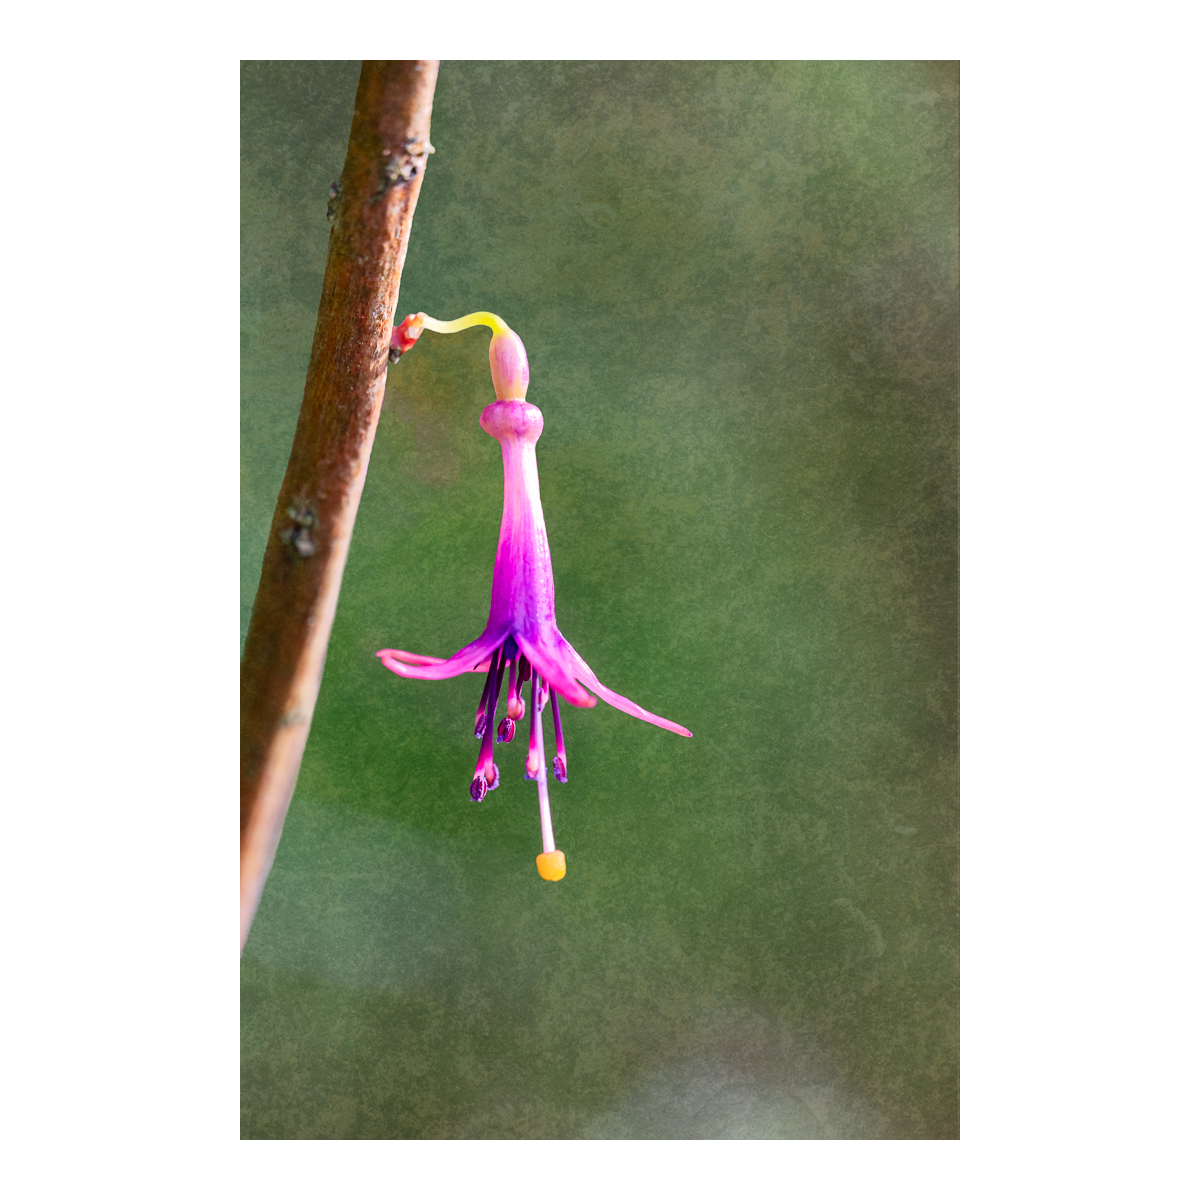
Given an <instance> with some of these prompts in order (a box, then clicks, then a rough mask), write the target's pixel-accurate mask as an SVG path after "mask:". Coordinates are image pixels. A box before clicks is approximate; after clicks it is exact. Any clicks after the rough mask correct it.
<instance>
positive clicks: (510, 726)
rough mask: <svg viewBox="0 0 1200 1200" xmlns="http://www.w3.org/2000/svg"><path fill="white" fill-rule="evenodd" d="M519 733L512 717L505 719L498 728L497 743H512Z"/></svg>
mask: <svg viewBox="0 0 1200 1200" xmlns="http://www.w3.org/2000/svg"><path fill="white" fill-rule="evenodd" d="M516 732H517V723H516V721H514V720H513V719H512V717H505V718H504V720H503V721H501V722H500V724H499V725H498V726H497V727H496V741H497V742H500V743H504V742H511V741H512V740H513V737H514V736H515V734H516Z"/></svg>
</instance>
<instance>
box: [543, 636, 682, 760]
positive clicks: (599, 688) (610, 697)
mask: <svg viewBox="0 0 1200 1200" xmlns="http://www.w3.org/2000/svg"><path fill="white" fill-rule="evenodd" d="M564 641H565V639H564ZM566 646H567V649H569V650H570V651H571V654H572V655H573V656H574V658H575V673H576V674H577V675H578V677H579V678H580V679H581V680H582V681H583V682H584V683H586V684H587V685H588V687H590V688H591V689H592V691H593V692H595V693H596V694H597V695H598V696H600V697H601V699H603V700H607V701H608V702H609V704H611V705H612V706H613V708H619V709H620V710H621V711H622V712H626V713H628V714H629V715H630V716H631V717H637V718H638V719H639V720H642V721H649V722H650V724H651V725H657V726H658V727H659V728H660V729H669V730H670V731H671V732H672V733H678V734H679V735H680V736H681V737H691V736H692V735H691V731H690V730H687V729H684V727H683V726H682V725H676V724H675V722H674V721H668V720H667V719H666V717H658V716H655V715H654V713H652V712H647V711H646V709H644V708H643V707H642V706H641V705H640V704H635V703H634V702H633V701H632V700H630V699H629V698H628V697H627V696H622V695H621V694H620V693H619V692H614V691H613V690H612V688H609V687H605V686H604V684H602V683H601V682H600V680H599V679H597V678H596V672H595V671H593V670H592V668H591V667H589V666H588V665H587V663H585V662H584V661H583V658H582V657H581V656H580V654H579V651H578V650H576V649H575V647H574V646H572V645H571V644H570V643H569V642H566Z"/></svg>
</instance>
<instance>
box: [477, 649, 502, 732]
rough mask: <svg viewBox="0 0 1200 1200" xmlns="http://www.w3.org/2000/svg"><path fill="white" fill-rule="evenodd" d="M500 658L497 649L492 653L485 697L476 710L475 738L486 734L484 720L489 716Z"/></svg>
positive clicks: (481, 698) (484, 684) (484, 690)
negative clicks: (494, 675)
mask: <svg viewBox="0 0 1200 1200" xmlns="http://www.w3.org/2000/svg"><path fill="white" fill-rule="evenodd" d="M499 657H500V651H499V649H496V650H495V651H493V653H492V665H491V666H490V667H488V676H487V679H485V680H484V683H483V695H481V696H480V697H479V707H478V708H477V709H476V710H475V736H476V737H477V738H481V737H483V735H484V733H485V732H486V727H487V723H486V722H485V721H484V719H483V718H484V717H485V716H486V715H487V702H488V696H490V695H491V692H492V675H493V674H494V673H495V670H496V663H497V660H498V659H499Z"/></svg>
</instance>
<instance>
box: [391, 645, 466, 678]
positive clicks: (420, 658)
mask: <svg viewBox="0 0 1200 1200" xmlns="http://www.w3.org/2000/svg"><path fill="white" fill-rule="evenodd" d="M375 654H376V657H378V658H382V657H383V656H384V655H385V654H386V655H388V656H389V657H390V658H395V659H399V661H400V662H402V663H409V664H411V665H413V666H417V667H429V666H434V665H436V664H438V663H444V662H445V661H446V660H445V659H444V658H435V657H434V656H433V655H432V654H414V653H413V652H412V651H411V650H376V651H375ZM384 665H385V666H386V665H387V664H386V663H385V664H384ZM471 670H472V671H478V672H479V674H481V675H486V674H487V672H488V664H487V663H486V662H482V663H477V664H476V665H475V666H473V667H472V668H471ZM397 674H399V672H397Z"/></svg>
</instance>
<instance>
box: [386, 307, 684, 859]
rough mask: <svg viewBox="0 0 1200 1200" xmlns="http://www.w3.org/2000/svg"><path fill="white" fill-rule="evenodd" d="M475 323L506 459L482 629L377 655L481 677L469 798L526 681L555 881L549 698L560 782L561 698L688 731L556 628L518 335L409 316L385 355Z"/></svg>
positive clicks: (490, 428)
mask: <svg viewBox="0 0 1200 1200" xmlns="http://www.w3.org/2000/svg"><path fill="white" fill-rule="evenodd" d="M472 325H487V326H488V327H489V328H491V330H492V341H491V346H490V349H489V352H488V357H489V359H490V360H491V365H492V382H493V383H494V384H495V386H496V401H495V403H494V404H489V405H488V406H487V408H485V409H484V410H483V413H482V414H481V415H480V418H479V424H480V425H482V426H483V428H484V429H485V430H486V431H487V432H488V433H490V434H491V435H492V437H494V438H495V439H496V440H497V441H498V442H499V443H500V454H501V457H502V459H503V463H504V515H503V516H502V517H501V520H500V542H499V545H498V546H497V547H496V566H495V570H494V572H493V575H492V605H491V610H490V611H489V613H488V621H487V627H486V628H485V629H484V631H483V634H482V635H481V636H480V637H478V638H476V639H475V641H473V642H470V643H468V644H467V645H466V646H464V647H463V648H462V649H461V650H459V651H458V653H456V654H452V655H451V656H450V657H449V658H446V659H441V658H432V657H430V656H429V655H425V654H413V653H411V652H410V651H407V650H380V651H378V654H377V657H378V658H379V660H380V661H381V662H382V663H383V665H384V666H385V667H387V668H388V670H389V671H393V672H395V674H397V675H399V676H401V677H403V678H405V679H449V678H451V677H452V676H454V675H462V674H464V673H466V672H468V671H477V672H480V673H483V672H486V673H487V682H486V683H485V684H484V686H483V695H482V696H481V697H480V700H479V708H478V709H477V710H476V713H475V736H476V737H477V738H482V739H483V748H482V749H481V750H480V753H479V761H478V762H477V763H476V766H475V776H474V778H473V779H472V780H471V799H472V800H482V799H483V797H484V796H485V795H486V794H487V793H488V792H489V791H491V790H492V789H493V788H495V787H497V786H499V782H500V772H499V769H498V768H497V766H496V763H495V760H494V758H493V743H492V728H493V722H494V720H495V718H496V716H497V715H498V713H497V709H498V705H499V699H500V692H501V688H502V683H503V679H504V673H505V671H506V670H507V671H508V695H507V702H506V713H507V715H506V716H505V717H504V718H503V719H502V720H501V721H500V723H499V726H498V727H497V728H496V734H495V740H496V742H498V743H505V742H510V741H512V739H513V737H514V736H515V733H516V722H517V721H520V720H521V719H522V718H523V717H524V715H525V702H524V700H523V698H522V696H521V692H522V689H523V688H524V685H525V683H526V681H529V680H531V681H532V682H531V684H530V706H529V708H530V714H529V753H528V755H527V756H526V759H525V778H526V779H534V780H536V781H537V786H538V807H539V809H540V811H541V818H542V847H543V853H541V854H539V855H538V859H537V866H538V873H539V874H540V875H541V876H542V878H543V879H550V880H556V879H561V878H562V877H563V876H564V875H565V874H566V870H567V868H566V859H565V857H564V855H563V852H562V851H561V850H556V849H555V846H554V830H553V827H552V825H551V822H550V798H549V791H548V789H547V786H546V755H545V750H544V747H543V741H542V709H543V708H544V707H545V704H546V702H547V699H549V703H550V708H551V711H552V713H553V714H554V745H555V753H554V762H553V768H554V777H555V778H556V779H557V780H558V781H559V782H560V783H566V782H567V752H566V748H565V745H564V743H563V732H562V717H561V715H560V713H559V709H558V698H559V697H560V696H561V697H562V698H563V699H564V700H567V701H569V702H570V703H571V704H574V705H576V706H577V707H579V708H592V707H594V705H595V703H596V700H595V698H594V697H593V696H591V695H589V694H588V691H587V688H591V690H592V691H593V692H595V693H596V694H597V695H599V696H602V697H603V698H604V699H605V700H607V701H608V703H609V704H611V705H612V706H613V707H614V708H619V709H620V710H621V711H622V712H627V713H629V714H630V715H631V716H635V717H638V718H640V719H641V720H643V721H649V722H650V723H651V724H652V725H659V726H661V727H662V728H663V729H670V730H672V731H673V732H675V733H678V734H682V735H683V736H684V737H691V736H692V735H691V734H690V733H689V732H688V731H687V730H686V729H684V727H683V726H682V725H676V724H675V722H674V721H668V720H666V719H665V718H663V717H658V716H655V715H654V713H651V712H647V711H646V710H645V709H644V708H642V707H641V706H640V705H638V704H635V703H634V702H633V701H632V700H629V699H627V698H626V697H624V696H621V695H618V694H617V693H616V692H614V691H612V689H611V688H607V687H605V686H604V684H602V683H601V682H600V680H599V679H597V678H596V673H595V672H594V671H593V670H592V669H591V667H589V666H588V665H587V663H585V662H584V661H583V659H582V658H581V657H580V656H579V654H578V653H577V651H576V650H575V648H574V647H573V646H572V645H571V643H570V642H568V641H567V639H566V638H564V637H563V635H562V634H561V633H559V631H558V625H557V624H556V622H555V619H554V572H553V570H552V569H551V566H550V546H549V543H548V542H547V540H546V520H545V517H544V516H543V515H542V500H541V493H540V490H539V487H538V470H537V453H536V451H535V449H534V447H535V445H536V443H537V440H538V438H539V437H540V436H541V433H542V414H541V411H540V410H539V409H538V408H536V407H535V406H534V405H532V404H529V403H528V402H527V401H526V399H525V392H526V390H527V389H528V387H529V360H528V358H527V357H526V354H525V347H524V345H523V344H522V342H521V339H520V338H519V337H518V336H517V335H516V334H515V333H513V331H512V330H511V329H509V327H508V326H507V325H506V324H505V323H504V322H503V321H502V320H501V319H500V318H499V317H497V316H494V315H493V314H492V313H471V314H470V315H469V316H466V317H461V318H459V320H457V321H436V320H434V319H433V318H432V317H428V316H426V315H425V314H424V313H413V314H410V315H409V316H408V317H406V318H405V319H404V321H403V323H401V324H400V325H397V326H396V328H395V329H394V330H393V331H392V351H391V357H392V359H393V361H395V360H396V359H398V358H399V356H400V355H401V354H403V353H404V352H405V351H406V350H409V349H411V347H412V346H413V345H414V344H415V343H416V340H417V338H419V337H420V336H421V332H422V330H424V329H432V330H434V331H435V332H436V333H456V332H458V330H460V329H466V328H468V327H469V326H472Z"/></svg>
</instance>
